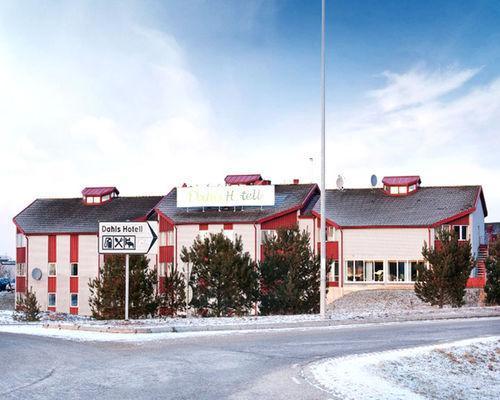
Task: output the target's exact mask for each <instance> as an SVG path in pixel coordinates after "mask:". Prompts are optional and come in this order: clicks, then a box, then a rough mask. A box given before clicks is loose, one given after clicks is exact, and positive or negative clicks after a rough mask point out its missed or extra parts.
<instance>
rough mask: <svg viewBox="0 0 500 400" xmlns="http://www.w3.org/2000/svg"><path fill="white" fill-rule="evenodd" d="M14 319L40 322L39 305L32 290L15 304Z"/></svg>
mask: <svg viewBox="0 0 500 400" xmlns="http://www.w3.org/2000/svg"><path fill="white" fill-rule="evenodd" d="M14 319H15V320H16V321H26V322H35V321H40V305H39V304H38V300H37V299H36V294H35V293H34V292H33V289H32V288H30V290H29V291H28V292H27V293H26V295H25V296H23V297H22V298H21V299H20V300H18V301H17V302H16V313H14Z"/></svg>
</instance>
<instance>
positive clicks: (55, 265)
mask: <svg viewBox="0 0 500 400" xmlns="http://www.w3.org/2000/svg"><path fill="white" fill-rule="evenodd" d="M52 266H54V273H51V267H52ZM47 276H57V263H48V268H47Z"/></svg>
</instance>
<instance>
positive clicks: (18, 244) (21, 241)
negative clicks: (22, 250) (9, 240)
mask: <svg viewBox="0 0 500 400" xmlns="http://www.w3.org/2000/svg"><path fill="white" fill-rule="evenodd" d="M25 246H26V243H25V240H24V235H23V234H22V233H18V234H17V235H16V247H25Z"/></svg>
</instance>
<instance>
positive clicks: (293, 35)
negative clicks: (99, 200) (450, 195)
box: [0, 0, 500, 256]
mask: <svg viewBox="0 0 500 400" xmlns="http://www.w3.org/2000/svg"><path fill="white" fill-rule="evenodd" d="M320 4H321V2H320V0H317V1H312V0H311V1H294V0H289V1H285V0H265V1H264V0H262V1H258V0H255V1H252V0H232V1H230V0H224V1H223V0H210V1H208V0H205V1H202V0H189V1H186V0H180V1H173V0H171V1H168V0H165V1H119V2H118V1H106V2H102V1H55V0H54V1H17V0H16V1H9V0H4V1H2V2H0V149H1V156H0V160H1V169H0V183H1V187H2V195H1V196H0V254H5V253H6V254H9V255H11V256H13V255H14V250H15V248H14V246H15V235H14V234H15V228H14V225H13V223H12V218H13V217H14V216H15V215H16V214H17V213H18V212H20V211H21V210H22V209H23V208H24V207H26V206H27V205H28V204H30V203H31V202H32V201H33V200H34V199H36V198H42V197H79V196H80V192H81V190H82V189H83V188H84V187H85V186H117V187H118V189H119V190H120V192H121V195H124V196H133V195H161V194H166V193H167V192H168V191H169V190H170V189H171V188H172V187H174V186H176V185H180V184H182V183H184V182H186V183H188V184H205V183H214V184H217V183H222V182H223V179H224V176H225V175H226V174H238V173H261V174H262V175H263V176H264V177H265V178H268V179H271V180H272V181H273V182H274V183H283V182H291V181H292V180H293V179H294V178H299V179H300V180H301V181H302V182H310V181H315V182H318V181H319V176H320V169H319V150H320V18H321V6H320ZM498 21H500V2H498V1H495V0H491V1H473V0H467V1H460V0H456V1H448V0H433V1H426V0H420V1H418V2H416V1H405V0H397V1H388V0H384V1H382V0H380V1H376V0H363V1H356V0H327V32H326V40H327V48H326V57H327V85H326V92H327V94H326V97H327V101H326V113H327V121H326V124H327V125H326V135H327V139H326V140H327V144H326V154H327V158H326V168H327V171H326V181H327V187H330V188H334V187H335V181H336V178H337V176H338V175H342V176H343V178H344V182H345V187H368V186H369V184H370V176H371V175H372V174H376V175H377V176H378V177H379V181H380V180H381V178H382V177H383V176H387V175H414V174H416V175H420V176H421V178H422V184H423V185H427V186H431V185H462V184H480V185H482V186H483V188H484V193H485V196H486V202H487V206H488V211H489V216H488V218H487V220H489V221H500V185H499V181H500V160H499V156H500V151H499V149H500V135H499V133H498V132H499V127H500V67H499V65H500V47H499V46H498V43H500V24H499V23H498ZM311 158H312V161H311Z"/></svg>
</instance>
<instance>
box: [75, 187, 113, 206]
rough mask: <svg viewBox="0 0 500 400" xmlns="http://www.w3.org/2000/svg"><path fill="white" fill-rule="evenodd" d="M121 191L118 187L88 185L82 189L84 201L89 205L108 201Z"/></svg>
mask: <svg viewBox="0 0 500 400" xmlns="http://www.w3.org/2000/svg"><path fill="white" fill-rule="evenodd" d="M119 193H120V192H119V191H118V189H117V188H116V187H86V188H85V189H83V190H82V195H83V202H84V203H85V204H88V205H99V204H103V203H107V202H108V201H111V200H112V199H113V198H115V197H117V196H118V194H119Z"/></svg>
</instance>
